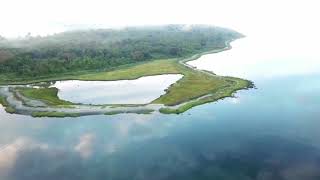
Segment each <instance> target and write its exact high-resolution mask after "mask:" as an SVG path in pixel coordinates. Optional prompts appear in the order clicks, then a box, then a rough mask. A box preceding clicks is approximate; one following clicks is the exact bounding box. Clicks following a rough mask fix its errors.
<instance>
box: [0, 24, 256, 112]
mask: <svg viewBox="0 0 320 180" xmlns="http://www.w3.org/2000/svg"><path fill="white" fill-rule="evenodd" d="M241 37H243V35H242V34H240V33H238V32H235V31H233V30H230V29H225V28H220V27H213V26H204V25H201V26H200V25H194V26H186V25H167V26H153V27H131V28H125V29H121V30H112V29H107V30H105V29H103V30H102V29H101V30H86V31H74V32H65V33H59V34H55V35H51V36H47V37H26V38H23V39H16V40H2V41H0V70H1V71H0V72H1V73H0V84H1V85H0V103H1V104H2V105H3V106H4V107H5V110H6V111H7V112H8V113H16V114H24V115H31V116H34V117H78V116H83V115H98V114H105V115H114V114H121V113H137V114H149V113H153V112H160V113H164V114H179V113H183V112H185V111H187V110H188V109H190V108H192V107H194V106H198V105H201V104H205V103H209V102H214V101H217V100H219V99H223V98H225V97H231V96H233V94H234V93H235V92H236V91H238V90H242V89H248V88H252V87H253V83H252V82H251V81H248V80H244V79H241V78H236V77H226V76H219V75H216V74H214V73H213V72H209V71H204V70H200V69H197V68H195V67H192V66H190V65H188V64H187V62H188V61H192V60H195V59H198V58H200V57H201V56H202V55H205V54H210V53H218V52H221V51H225V50H229V49H231V46H230V42H232V41H234V40H236V39H238V38H241ZM162 74H180V75H183V77H182V78H181V79H180V80H178V81H177V82H175V83H173V84H172V85H171V86H170V87H168V88H167V89H166V92H165V94H163V95H161V96H160V97H158V98H157V99H155V100H153V101H151V102H149V103H147V104H99V105H97V104H79V103H73V102H69V101H66V100H63V99H59V97H58V91H59V89H57V88H54V87H50V84H52V82H54V81H60V80H82V81H116V80H133V79H138V78H141V77H144V76H154V75H162Z"/></svg>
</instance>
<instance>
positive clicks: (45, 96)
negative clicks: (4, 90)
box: [17, 87, 73, 107]
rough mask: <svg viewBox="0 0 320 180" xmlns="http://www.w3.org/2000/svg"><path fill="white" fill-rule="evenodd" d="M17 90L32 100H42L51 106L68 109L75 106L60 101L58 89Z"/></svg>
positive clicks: (26, 88)
mask: <svg viewBox="0 0 320 180" xmlns="http://www.w3.org/2000/svg"><path fill="white" fill-rule="evenodd" d="M17 90H18V91H19V92H20V93H21V94H22V95H23V96H25V97H27V98H30V99H36V100H41V101H43V102H45V103H46V104H48V105H50V106H61V107H66V106H69V105H73V103H71V102H69V101H64V100H61V99H59V97H58V89H57V88H54V87H52V88H29V87H24V88H17Z"/></svg>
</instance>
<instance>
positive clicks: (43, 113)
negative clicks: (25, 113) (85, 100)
mask: <svg viewBox="0 0 320 180" xmlns="http://www.w3.org/2000/svg"><path fill="white" fill-rule="evenodd" d="M31 116H32V117H60V118H63V117H79V116H80V114H78V113H64V112H55V111H53V112H48V111H36V112H32V113H31Z"/></svg>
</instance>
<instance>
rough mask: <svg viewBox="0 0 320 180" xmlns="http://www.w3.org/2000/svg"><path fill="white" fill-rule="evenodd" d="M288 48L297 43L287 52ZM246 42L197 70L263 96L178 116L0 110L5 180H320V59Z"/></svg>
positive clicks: (240, 97) (245, 94) (243, 96)
mask: <svg viewBox="0 0 320 180" xmlns="http://www.w3.org/2000/svg"><path fill="white" fill-rule="evenodd" d="M287 43H290V42H287ZM265 44H266V43H265V42H264V41H260V40H259V39H255V38H251V37H247V38H244V39H241V40H238V41H236V42H234V43H233V44H232V45H233V47H234V48H233V49H232V50H230V51H225V52H222V53H218V54H211V55H206V56H204V57H202V58H201V59H199V60H197V61H195V62H190V63H191V64H193V65H195V66H197V67H198V68H202V69H207V70H213V71H214V72H215V73H217V74H222V75H232V76H237V77H242V78H248V79H250V80H253V81H254V83H255V85H256V87H257V89H251V90H246V91H240V92H238V93H237V94H236V96H237V98H227V99H224V100H220V101H218V102H215V103H209V104H205V105H202V106H197V107H195V108H193V109H191V110H189V111H187V112H185V113H183V114H180V115H163V114H151V115H135V114H120V115H114V116H86V117H79V118H63V119H57V118H31V117H28V116H21V115H10V114H7V113H5V112H4V110H3V108H1V109H0V177H1V178H0V179H1V180H57V179H64V180H75V179H76V180H88V179H90V180H105V179H112V180H127V179H136V180H143V179H145V180H150V179H152V180H165V179H173V180H178V179H183V180H188V179H190V180H191V179H192V180H194V179H199V180H200V179H210V180H212V179H219V180H224V179H226V180H231V179H232V180H319V179H320V131H319V128H320V110H319V109H320V63H319V59H317V58H319V57H320V56H319V55H317V53H316V52H312V51H311V50H310V52H305V53H304V54H305V55H304V56H300V55H301V54H303V53H299V51H294V50H293V49H291V48H289V49H286V46H284V45H283V44H282V49H281V48H279V47H280V46H279V47H275V46H268V47H266V46H265Z"/></svg>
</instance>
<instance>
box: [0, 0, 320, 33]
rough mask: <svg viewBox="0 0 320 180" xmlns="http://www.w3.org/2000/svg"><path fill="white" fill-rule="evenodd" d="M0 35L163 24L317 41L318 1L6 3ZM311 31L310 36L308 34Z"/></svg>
mask: <svg viewBox="0 0 320 180" xmlns="http://www.w3.org/2000/svg"><path fill="white" fill-rule="evenodd" d="M2 7H3V8H2V10H1V11H0V21H1V28H0V35H1V36H4V37H7V38H14V37H19V36H20V37H23V36H25V35H26V34H28V33H31V35H33V36H37V35H48V34H53V33H58V32H63V31H69V30H81V29H96V28H116V27H126V26H144V25H164V24H207V25H215V26H221V27H226V28H231V29H234V30H236V31H239V32H240V33H243V34H246V35H247V34H250V35H255V34H258V35H261V34H268V36H271V35H276V34H282V35H283V36H287V37H290V36H294V35H295V36H307V37H309V36H310V35H313V36H315V35H316V34H317V32H318V31H319V29H320V28H319V25H318V24H316V22H317V21H316V20H317V17H319V15H320V13H319V12H318V11H317V1H313V0H307V1H289V0H285V1H281V2H279V1H276V0H271V1H253V0H245V1H241V2H239V1H235V0H226V1H223V2H222V1H217V0H213V1H210V0H199V1H187V2H183V3H182V2H180V1H169V0H164V1H161V2H160V1H148V0H138V1H134V2H132V1H126V0H119V1H109V2H103V1H99V0H91V1H87V0H85V1H81V2H79V1H75V0H70V1H67V2H64V1H62V0H57V1H48V0H43V1H39V0H31V1H18V0H11V1H4V2H2ZM306 32H307V33H306Z"/></svg>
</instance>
